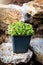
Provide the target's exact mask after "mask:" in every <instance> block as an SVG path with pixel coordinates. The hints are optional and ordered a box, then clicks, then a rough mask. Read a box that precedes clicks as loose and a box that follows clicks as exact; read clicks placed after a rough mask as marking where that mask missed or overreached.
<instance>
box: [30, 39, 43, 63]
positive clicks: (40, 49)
mask: <svg viewBox="0 0 43 65" xmlns="http://www.w3.org/2000/svg"><path fill="white" fill-rule="evenodd" d="M30 46H31V47H32V50H33V51H34V53H35V55H36V59H37V60H38V61H39V62H41V63H42V64H43V38H34V39H31V42H30Z"/></svg>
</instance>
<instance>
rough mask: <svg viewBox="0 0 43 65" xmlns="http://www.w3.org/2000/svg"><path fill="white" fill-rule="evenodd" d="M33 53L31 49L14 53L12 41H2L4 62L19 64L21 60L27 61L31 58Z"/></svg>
mask: <svg viewBox="0 0 43 65" xmlns="http://www.w3.org/2000/svg"><path fill="white" fill-rule="evenodd" d="M32 55H33V53H32V51H30V50H28V52H26V53H20V54H16V53H13V49H12V43H9V42H7V43H2V44H1V45H0V59H1V61H2V62H4V63H13V64H18V63H20V62H23V63H27V62H28V61H29V60H30V59H31V57H32Z"/></svg>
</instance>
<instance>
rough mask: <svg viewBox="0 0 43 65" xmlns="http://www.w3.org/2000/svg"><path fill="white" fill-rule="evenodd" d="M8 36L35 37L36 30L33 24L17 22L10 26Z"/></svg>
mask: <svg viewBox="0 0 43 65" xmlns="http://www.w3.org/2000/svg"><path fill="white" fill-rule="evenodd" d="M8 34H10V35H11V36H18V35H21V36H22V35H33V34H34V30H33V27H32V25H31V24H27V23H24V22H16V23H12V24H9V25H8Z"/></svg>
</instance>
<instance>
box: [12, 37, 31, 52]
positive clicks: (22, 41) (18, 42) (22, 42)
mask: <svg viewBox="0 0 43 65" xmlns="http://www.w3.org/2000/svg"><path fill="white" fill-rule="evenodd" d="M30 39H31V36H12V42H13V52H15V53H25V52H27V51H28V48H29V43H30Z"/></svg>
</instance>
